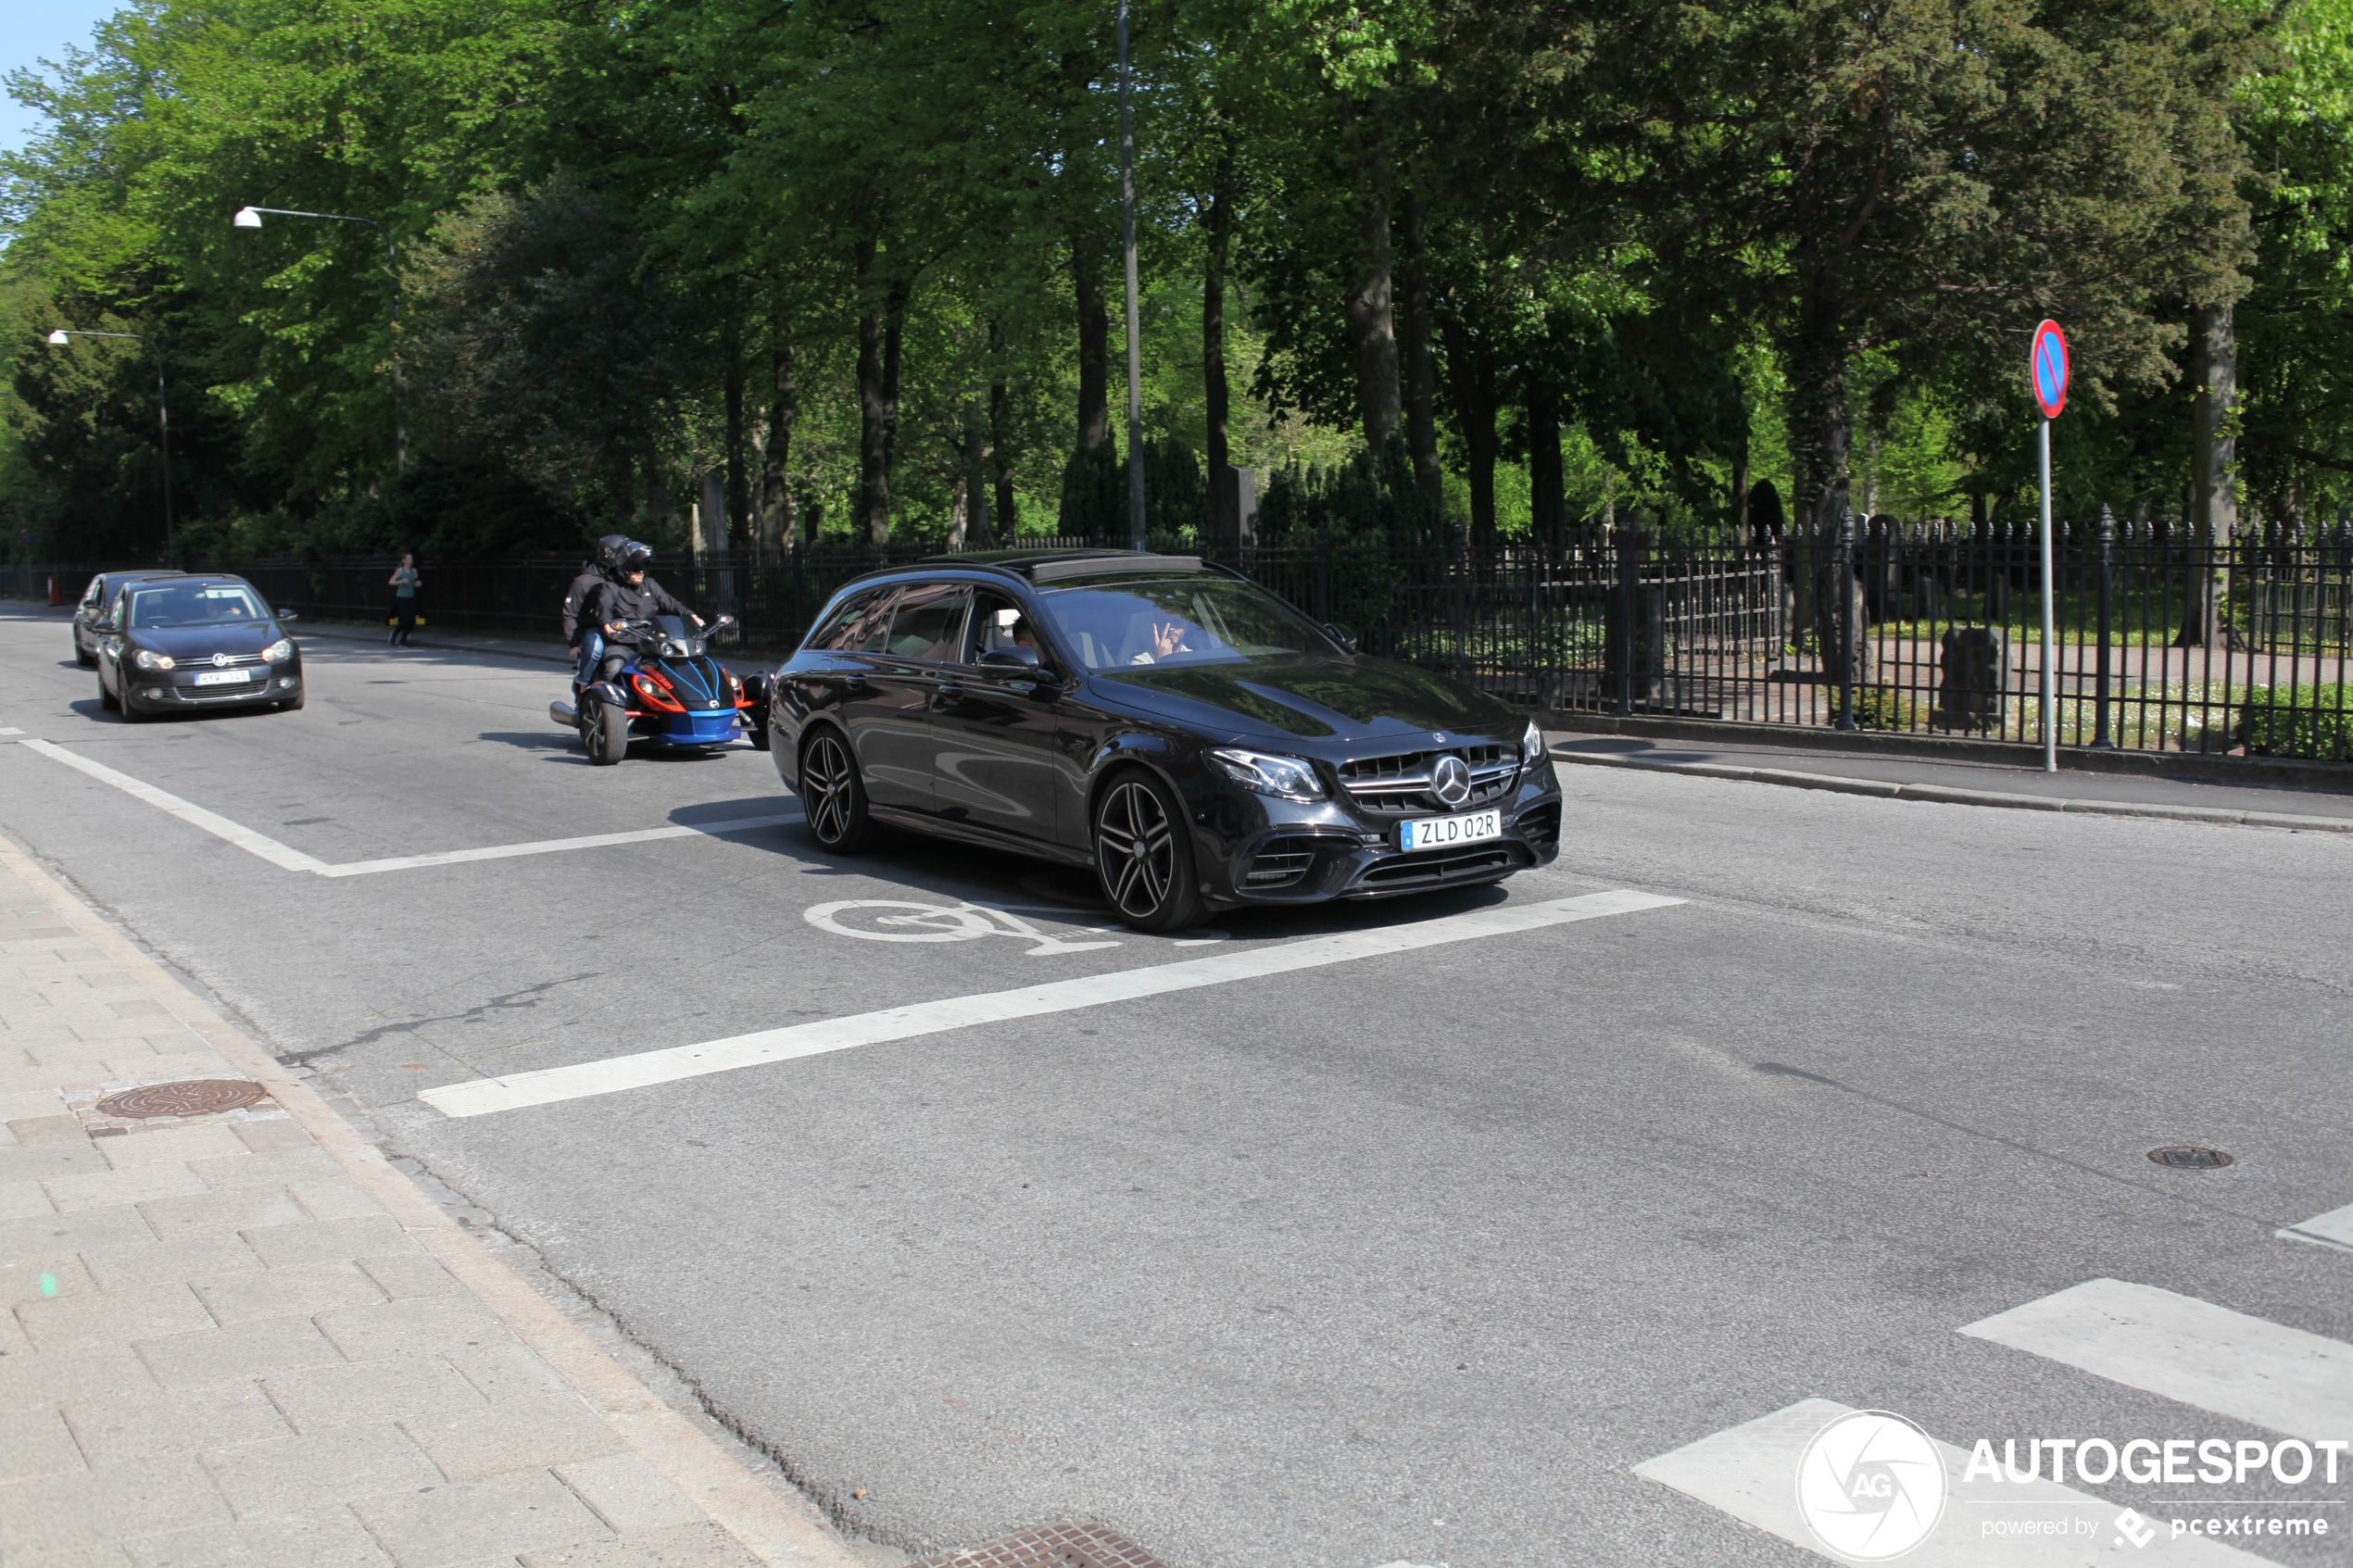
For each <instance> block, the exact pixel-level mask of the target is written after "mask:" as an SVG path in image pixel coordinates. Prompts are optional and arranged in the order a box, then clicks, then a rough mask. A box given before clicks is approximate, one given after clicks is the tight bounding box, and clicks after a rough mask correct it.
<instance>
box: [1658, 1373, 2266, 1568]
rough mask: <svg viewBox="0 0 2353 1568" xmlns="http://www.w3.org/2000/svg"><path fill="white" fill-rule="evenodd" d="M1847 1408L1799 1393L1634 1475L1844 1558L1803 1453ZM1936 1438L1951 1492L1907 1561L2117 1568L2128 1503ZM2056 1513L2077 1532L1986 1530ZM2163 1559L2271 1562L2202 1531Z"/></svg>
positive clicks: (1931, 1565)
mask: <svg viewBox="0 0 2353 1568" xmlns="http://www.w3.org/2000/svg"><path fill="white" fill-rule="evenodd" d="M1849 1412H1850V1407H1849V1406H1846V1405H1842V1404H1838V1403H1836V1402H1835V1401H1833V1400H1830V1399H1801V1400H1799V1401H1798V1402H1797V1403H1796V1404H1793V1405H1792V1406H1790V1407H1789V1408H1788V1409H1786V1410H1780V1411H1774V1412H1773V1413H1772V1414H1770V1415H1765V1416H1759V1417H1757V1418H1756V1419H1755V1421H1751V1422H1745V1423H1743V1424H1741V1425H1739V1426H1734V1427H1730V1428H1728V1429H1726V1430H1725V1431H1722V1432H1718V1433H1717V1434H1715V1435H1714V1436H1708V1437H1702V1438H1701V1439H1700V1440H1699V1441H1698V1442H1696V1443H1692V1444H1691V1445H1689V1446H1687V1447H1685V1448H1680V1449H1676V1450H1674V1451H1673V1452H1672V1453H1664V1454H1661V1455H1659V1456H1658V1457H1657V1458H1656V1459H1650V1460H1644V1461H1642V1463H1640V1464H1638V1465H1636V1466H1635V1467H1634V1474H1637V1475H1640V1476H1642V1477H1643V1478H1644V1479H1645V1480H1650V1481H1655V1482H1657V1483H1658V1484H1659V1485H1660V1486H1671V1487H1673V1488H1674V1489H1675V1490H1676V1491H1679V1492H1680V1493H1682V1494H1683V1495H1684V1496H1685V1497H1688V1498H1695V1499H1698V1500H1699V1501H1701V1502H1704V1503H1705V1504H1707V1505H1708V1506H1709V1507H1710V1508H1715V1509H1720V1510H1722V1511H1723V1512H1726V1513H1729V1514H1730V1515H1731V1516H1732V1517H1733V1518H1735V1519H1737V1520H1739V1521H1740V1522H1741V1523H1743V1524H1750V1525H1754V1526H1755V1528H1757V1529H1759V1530H1762V1531H1764V1532H1766V1533H1767V1534H1768V1535H1773V1536H1779V1537H1780V1538H1781V1539H1783V1540H1785V1541H1787V1542H1789V1543H1790V1544H1791V1545H1792V1546H1797V1547H1803V1548H1805V1549H1806V1550H1807V1551H1810V1552H1813V1553H1814V1554H1815V1555H1816V1556H1818V1557H1823V1558H1828V1559H1830V1561H1831V1562H1845V1561H1846V1560H1845V1559H1844V1558H1834V1557H1831V1554H1830V1553H1829V1552H1828V1551H1827V1550H1825V1549H1824V1548H1823V1546H1822V1543H1821V1541H1820V1540H1819V1539H1818V1538H1817V1537H1816V1536H1815V1535H1814V1532H1813V1531H1812V1530H1810V1529H1808V1528H1807V1527H1806V1518H1805V1516H1804V1515H1803V1514H1801V1513H1799V1512H1798V1511H1797V1461H1798V1459H1799V1458H1800V1456H1802V1455H1803V1454H1804V1453H1805V1451H1806V1444H1807V1443H1808V1442H1810V1441H1812V1440H1813V1436H1814V1434H1816V1433H1817V1432H1819V1431H1820V1430H1821V1429H1822V1428H1823V1427H1825V1426H1828V1425H1829V1424H1831V1422H1833V1421H1835V1420H1837V1419H1838V1418H1839V1417H1840V1416H1842V1415H1845V1414H1848V1413H1849ZM1936 1446H1937V1449H1939V1451H1941V1452H1942V1453H1943V1454H1944V1474H1945V1478H1946V1482H1947V1484H1948V1486H1950V1491H1949V1493H1948V1498H1949V1500H1948V1501H1947V1502H1946V1503H1945V1505H1944V1520H1943V1521H1942V1522H1941V1523H1940V1524H1938V1525H1937V1526H1936V1528H1935V1530H1934V1531H1932V1532H1931V1534H1930V1536H1929V1537H1928V1539H1926V1540H1924V1541H1922V1542H1921V1543H1920V1544H1919V1546H1918V1547H1916V1548H1914V1549H1912V1550H1911V1551H1908V1552H1906V1554H1905V1555H1904V1557H1903V1560H1902V1561H1903V1563H1904V1568H1988V1565H1989V1564H1996V1565H1999V1568H2093V1565H2095V1564H2098V1565H2101V1568H2113V1565H2114V1564H2115V1562H2117V1551H2118V1549H2120V1547H2121V1546H2122V1542H2121V1541H2120V1539H2119V1537H2118V1529H2117V1521H2118V1519H2119V1518H2120V1516H2121V1514H2122V1512H2123V1510H2121V1509H2120V1508H2118V1507H2117V1506H2116V1504H2114V1503H2112V1502H2108V1501H2106V1500H2104V1499H2100V1498H2096V1497H2094V1496H2092V1495H2091V1494H2090V1493H2088V1492H2079V1491H2077V1490H2076V1489H2075V1488H2074V1487H2072V1486H2060V1485H2059V1484H2057V1482H2052V1481H2027V1482H2022V1483H2021V1482H2016V1481H2009V1480H2002V1481H1991V1480H1986V1479H1984V1478H1982V1477H1981V1478H1980V1479H1978V1480H1976V1481H1964V1480H1962V1479H1961V1477H1962V1476H1963V1475H1964V1474H1967V1473H1968V1470H1969V1454H1968V1453H1967V1452H1966V1451H1964V1450H1963V1449H1957V1448H1955V1447H1954V1446H1953V1445H1952V1444H1950V1443H1946V1442H1943V1441H1939V1442H1938V1443H1937V1445H1936ZM2059 1519H2064V1520H2067V1521H2069V1524H2070V1531H2071V1533H2070V1534H2068V1535H2064V1536H2060V1535H2039V1534H2035V1535H2027V1534H2017V1533H2009V1532H2001V1533H1996V1534H1990V1535H1989V1534H1988V1529H1989V1526H1994V1527H1998V1526H1999V1525H2000V1524H2004V1523H2008V1524H2027V1523H2037V1524H2039V1523H2040V1522H2041V1521H2044V1520H2059ZM2087 1525H2088V1526H2089V1528H2088V1530H2087V1529H2086V1528H2085V1526H2087ZM2164 1561H2165V1562H2169V1563H2190V1564H2193V1565H2196V1568H2270V1564H2269V1562H2268V1561H2267V1560H2266V1559H2264V1558H2260V1557H2257V1556H2255V1555H2253V1554H2252V1553H2249V1552H2244V1551H2240V1550H2238V1549H2235V1548H2233V1547H2227V1546H2224V1545H2222V1544H2221V1542H2220V1541H2211V1540H2208V1539H2206V1538H2205V1537H2199V1536H2184V1537H2182V1538H2180V1539H2179V1540H2169V1541H2167V1542H2166V1547H2165V1554H2164Z"/></svg>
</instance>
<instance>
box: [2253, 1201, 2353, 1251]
mask: <svg viewBox="0 0 2353 1568" xmlns="http://www.w3.org/2000/svg"><path fill="white" fill-rule="evenodd" d="M2271 1234H2272V1235H2273V1236H2278V1237H2279V1238H2280V1239H2281V1240H2282V1241H2309V1242H2310V1243H2311V1244H2312V1245H2313V1246H2315V1247H2334V1248H2336V1249H2337V1250H2339V1251H2340V1252H2353V1203H2348V1204H2347V1205H2346V1206H2345V1207H2344V1208H2342V1209H2332V1210H2329V1211H2328V1212H2327V1213H2325V1214H2315V1215H2313V1216H2312V1217H2311V1218H2310V1219H2309V1220H2307V1221H2305V1222H2304V1223H2301V1224H2296V1225H2289V1226H2287V1227H2285V1228H2284V1229H2282V1230H2276V1231H2273V1232H2272V1233H2271Z"/></svg>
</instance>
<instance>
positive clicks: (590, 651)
mask: <svg viewBox="0 0 2353 1568" xmlns="http://www.w3.org/2000/svg"><path fill="white" fill-rule="evenodd" d="M628 544H629V535H627V534H626V533H608V534H606V535H605V536H604V537H603V538H601V539H599V540H598V541H597V553H596V555H595V556H594V557H592V558H589V559H587V560H585V561H583V562H581V563H580V575H579V576H577V577H575V578H573V580H572V586H571V587H569V588H567V589H565V590H564V647H565V649H566V651H568V652H569V653H570V654H571V655H572V659H573V685H574V686H575V687H578V686H585V685H586V684H588V683H589V682H590V681H593V680H595V679H596V671H597V664H598V660H600V659H603V657H604V652H605V635H604V633H603V631H602V630H601V629H600V628H599V627H598V625H597V623H596V622H595V621H585V620H584V619H583V618H582V616H581V611H582V610H583V609H585V608H587V604H588V596H589V595H590V594H592V593H594V592H595V591H596V588H597V584H598V583H617V582H619V581H621V578H622V570H621V552H622V551H623V549H625V548H626V547H627V546H628Z"/></svg>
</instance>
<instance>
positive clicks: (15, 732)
mask: <svg viewBox="0 0 2353 1568" xmlns="http://www.w3.org/2000/svg"><path fill="white" fill-rule="evenodd" d="M20 734H24V732H23V731H22V730H0V735H20Z"/></svg>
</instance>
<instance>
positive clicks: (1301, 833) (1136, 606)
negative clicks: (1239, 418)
mask: <svg viewBox="0 0 2353 1568" xmlns="http://www.w3.org/2000/svg"><path fill="white" fill-rule="evenodd" d="M772 691H773V694H774V695H773V701H772V704H771V707H770V724H771V727H772V728H771V738H772V742H773V746H772V754H773V756H774V759H775V762H776V771H777V773H778V775H779V776H780V777H781V778H783V780H784V782H785V784H786V786H787V787H789V788H791V789H792V790H793V791H794V792H795V793H797V794H798V795H799V796H800V797H801V801H802V804H803V806H804V808H805V809H806V810H807V812H808V816H809V825H810V829H811V831H812V833H813V834H815V836H816V838H817V841H818V842H819V843H820V844H821V845H823V846H824V847H826V848H828V849H831V850H836V851H840V852H848V851H851V850H855V849H857V848H859V847H862V845H863V844H864V843H865V842H866V840H867V838H868V837H869V835H870V834H871V832H872V824H873V823H874V822H876V821H883V822H891V823H894V824H898V825H900V826H904V827H910V828H914V829H918V830H920V831H922V832H925V833H929V834H938V835H941V836H943V837H949V838H956V839H963V840H967V841H970V842H973V843H975V844H985V845H990V846H993V847H999V848H1004V849H1013V850H1017V851H1020V852H1023V853H1026V854H1030V855H1035V856H1038V857H1040V858H1043V859H1051V860H1058V861H1063V862H1065V863H1067V864H1072V865H1083V866H1089V867H1092V868H1093V869H1094V871H1095V872H1096V873H1097V874H1098V875H1099V876H1100V877H1101V882H1102V886H1103V892H1104V896H1105V897H1107V898H1109V899H1110V901H1111V902H1112V904H1113V906H1114V908H1115V909H1117V910H1118V912H1119V914H1120V916H1121V918H1122V919H1124V920H1126V922H1128V923H1129V924H1131V925H1135V926H1139V927H1141V928H1143V929H1145V930H1153V931H1166V930H1174V929H1176V928H1178V927H1181V926H1185V925H1189V924H1191V923H1193V922H1195V921H1196V920H1198V919H1199V918H1200V916H1201V914H1202V911H1203V909H1205V908H1232V907H1235V906H1239V905H1275V904H1299V903H1312V902H1316V901H1319V900H1323V899H1327V898H1366V897H1382V896H1386V895H1393V894H1403V893H1413V892H1420V891H1423V890H1426V889H1429V888H1437V887H1451V886H1460V885H1464V884H1477V883H1486V882H1495V881H1500V880H1501V879H1503V878H1504V877H1507V876H1509V875H1511V874H1512V873H1513V872H1516V871H1520V870H1523V869H1525V868H1527V867H1529V866H1535V865H1541V864H1544V863H1545V862H1547V861H1549V860H1551V859H1553V858H1554V856H1555V855H1557V854H1558V853H1559V847H1560V830H1561V797H1560V791H1559V787H1558V785H1557V784H1555V782H1554V777H1553V769H1552V763H1551V760H1550V759H1548V758H1547V757H1546V756H1545V755H1544V743H1543V735H1542V734H1541V731H1539V730H1538V729H1537V727H1536V726H1535V725H1534V724H1533V723H1531V722H1529V720H1528V718H1527V716H1526V715H1524V714H1521V713H1516V712H1514V711H1513V710H1512V709H1509V708H1507V707H1506V706H1504V704H1503V703H1502V702H1500V701H1498V700H1497V699H1495V698H1493V697H1491V696H1486V695H1485V694H1483V693H1480V692H1477V691H1473V690H1471V689H1469V688H1467V687H1466V686H1463V685H1460V684H1456V683H1454V682H1453V681H1450V680H1448V679H1446V678H1445V677H1443V676H1441V675H1436V674H1432V673H1431V672H1429V671H1425V670H1420V669H1416V668H1415V667H1414V666H1412V665H1408V664H1400V663H1396V662H1393V661H1391V660H1389V659H1375V658H1371V657H1369V656H1367V655H1365V654H1360V653H1357V652H1355V651H1354V650H1353V647H1352V646H1351V645H1350V641H1349V639H1348V637H1347V635H1346V633H1342V632H1341V631H1340V629H1338V628H1337V627H1329V626H1318V625H1316V624H1315V622H1314V621H1311V620H1310V619H1309V618H1308V617H1306V616H1304V615H1302V614H1301V613H1300V612H1299V611H1297V610H1296V609H1293V608H1291V607H1290V605H1288V604H1285V603H1284V602H1283V601H1282V600H1281V599H1279V598H1277V597H1276V596H1274V595H1272V594H1270V593H1268V592H1266V591H1265V589H1264V588H1261V587H1259V586H1257V585H1256V584H1255V583H1251V582H1249V581H1247V580H1245V579H1243V578H1241V577H1240V576H1239V575H1238V574H1236V573H1233V572H1230V571H1225V570H1223V569H1220V568H1217V567H1214V566H1205V565H1203V564H1202V562H1201V561H1200V560H1198V559H1196V558H1191V557H1186V556H1151V555H1139V554H1134V553H1129V552H1115V551H1051V552H1038V553H1033V554H1021V553H1013V552H1000V553H996V554H984V555H972V556H960V557H957V558H953V559H951V560H939V561H926V562H919V563H917V564H915V565H913V566H909V567H900V568H893V569H890V570H888V571H878V572H873V573H870V574H868V575H867V576H865V577H862V578H860V579H858V580H857V581H855V582H852V583H849V585H847V586H846V587H844V588H843V589H842V590H841V591H840V592H839V593H838V594H837V595H836V596H834V598H833V599H832V601H831V602H829V603H828V604H827V605H826V607H825V608H824V613H823V614H821V615H820V616H819V617H818V619H817V623H816V625H815V627H814V628H813V629H812V631H811V633H810V634H809V637H808V639H807V641H806V642H804V643H803V644H802V646H801V648H800V651H799V653H797V654H795V655H794V656H793V658H792V659H790V660H789V661H787V662H786V664H785V665H784V666H783V667H782V668H780V669H779V670H778V671H776V673H775V675H774V677H773V680H772Z"/></svg>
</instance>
